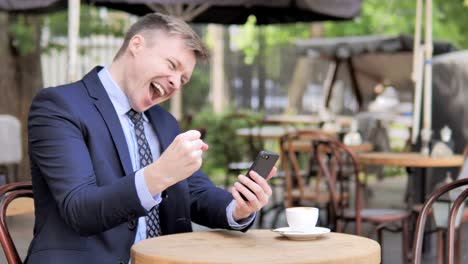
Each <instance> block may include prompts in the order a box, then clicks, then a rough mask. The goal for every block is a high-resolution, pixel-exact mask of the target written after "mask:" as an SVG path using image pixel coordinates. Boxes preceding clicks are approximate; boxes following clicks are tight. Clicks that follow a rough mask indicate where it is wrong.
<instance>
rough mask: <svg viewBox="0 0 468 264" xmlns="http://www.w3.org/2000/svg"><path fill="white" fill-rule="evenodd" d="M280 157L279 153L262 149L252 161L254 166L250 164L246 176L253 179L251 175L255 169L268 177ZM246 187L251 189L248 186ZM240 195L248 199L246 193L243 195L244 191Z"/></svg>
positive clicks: (264, 176)
mask: <svg viewBox="0 0 468 264" xmlns="http://www.w3.org/2000/svg"><path fill="white" fill-rule="evenodd" d="M278 158H279V155H278V154H277V153H274V152H270V151H265V150H262V151H260V152H259V153H258V154H257V157H256V158H255V160H254V162H253V163H252V166H250V168H249V170H248V171H247V174H246V175H245V176H247V177H249V178H250V179H252V178H251V177H250V172H251V171H255V172H256V173H258V174H259V175H260V176H261V177H263V178H266V177H268V175H269V174H270V171H271V170H272V169H273V167H274V166H275V164H276V161H278ZM244 186H245V185H244ZM246 188H247V189H249V188H248V187H247V186H246ZM249 190H250V189H249ZM240 195H241V197H242V199H244V201H247V198H246V197H245V196H244V195H242V193H240Z"/></svg>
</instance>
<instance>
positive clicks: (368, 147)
mask: <svg viewBox="0 0 468 264" xmlns="http://www.w3.org/2000/svg"><path fill="white" fill-rule="evenodd" d="M292 145H293V148H294V149H295V150H297V151H309V150H310V148H311V146H310V145H311V143H310V141H295V142H293V143H292ZM346 146H347V147H348V148H349V149H351V150H352V151H355V152H370V151H372V150H373V149H374V145H372V144H371V143H369V142H364V143H362V144H359V145H346Z"/></svg>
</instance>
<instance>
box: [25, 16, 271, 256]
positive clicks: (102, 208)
mask: <svg viewBox="0 0 468 264" xmlns="http://www.w3.org/2000/svg"><path fill="white" fill-rule="evenodd" d="M206 56H207V55H206V51H205V48H204V47H203V45H202V43H201V41H200V39H199V37H198V36H197V35H196V34H195V33H194V32H193V31H192V30H191V29H190V27H189V26H188V25H187V24H186V23H184V22H183V21H181V20H179V19H176V18H173V17H170V16H165V15H160V14H150V15H147V16H145V17H143V18H141V19H140V20H139V21H138V22H136V23H135V24H134V25H133V26H132V27H131V28H130V29H129V31H128V32H127V34H126V36H125V39H124V43H123V45H122V47H121V49H120V50H119V52H118V53H117V55H116V57H115V58H114V61H113V62H112V64H111V65H109V66H108V67H105V68H102V67H96V68H95V69H93V70H92V71H91V72H89V73H88V74H87V75H86V76H85V77H84V78H83V79H82V80H80V81H77V82H75V83H72V84H68V85H63V86H59V87H53V88H47V89H43V90H42V91H41V92H40V93H39V94H38V95H37V96H36V98H35V99H34V101H33V103H32V106H31V110H30V114H29V123H28V129H29V152H30V159H31V170H32V181H33V189H34V202H35V208H36V217H35V226H34V238H33V240H32V242H31V245H30V248H29V251H28V257H27V261H26V262H27V263H128V262H129V259H130V247H131V246H132V245H133V244H134V243H135V242H137V241H139V240H141V239H146V238H148V237H153V236H158V235H166V234H174V233H180V232H189V231H191V230H192V229H191V221H194V222H196V223H199V224H202V225H205V226H208V227H212V228H225V229H234V230H241V231H245V230H247V229H248V228H249V227H250V225H251V224H252V221H253V219H254V217H255V212H256V211H258V210H259V209H261V208H262V207H263V206H265V204H267V202H268V200H269V198H270V196H271V188H270V187H269V186H268V184H267V182H266V180H265V179H263V178H262V177H260V176H259V175H258V174H256V173H251V177H252V178H253V180H250V179H249V178H247V177H245V176H243V175H239V177H238V182H236V183H235V184H234V186H233V189H232V193H228V192H226V191H225V190H223V189H220V188H217V187H215V186H214V185H213V184H212V183H211V182H210V181H209V179H208V178H207V177H206V175H204V174H203V173H202V172H201V171H200V170H199V169H200V167H201V164H202V153H203V151H206V150H207V149H208V146H207V145H206V144H205V143H204V142H203V141H202V140H201V139H200V133H199V132H198V131H193V130H192V131H187V132H185V133H180V131H179V128H178V125H177V122H176V120H175V119H174V118H173V117H172V116H171V115H170V114H169V113H168V112H166V111H165V110H163V109H162V108H161V107H159V106H157V104H159V103H161V102H163V101H165V100H167V99H169V98H171V97H172V96H173V95H174V93H176V92H177V91H178V90H180V89H181V88H182V86H183V85H184V84H186V83H187V82H188V81H189V79H190V76H191V74H192V71H193V69H194V67H195V64H196V60H197V59H198V58H206ZM275 171H276V169H273V170H272V172H271V173H270V175H269V177H271V176H273V174H274V173H275ZM244 185H245V186H247V187H249V188H250V189H251V190H252V192H251V191H249V190H248V189H247V188H246V187H245V186H244ZM241 193H242V194H243V195H244V196H245V197H246V198H247V201H244V200H243V199H242V198H241V196H240V194H241Z"/></svg>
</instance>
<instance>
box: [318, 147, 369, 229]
mask: <svg viewBox="0 0 468 264" xmlns="http://www.w3.org/2000/svg"><path fill="white" fill-rule="evenodd" d="M316 152H317V159H318V162H319V167H320V171H321V172H322V174H323V175H324V177H325V180H326V182H327V186H328V191H329V193H330V203H331V205H332V209H333V212H332V213H334V214H337V215H340V216H344V215H345V210H349V209H352V210H354V215H355V226H356V228H355V233H356V235H361V207H362V205H361V185H360V183H359V172H360V169H359V161H358V158H357V156H356V155H355V153H354V152H353V151H352V150H351V149H350V148H348V147H347V146H346V145H344V144H343V143H341V142H340V141H338V140H328V141H320V142H318V144H317V148H316ZM352 186H354V203H353V204H352V203H350V202H349V201H348V200H347V199H344V198H346V197H348V198H350V197H349V196H350V191H351V187H352ZM335 225H336V218H335Z"/></svg>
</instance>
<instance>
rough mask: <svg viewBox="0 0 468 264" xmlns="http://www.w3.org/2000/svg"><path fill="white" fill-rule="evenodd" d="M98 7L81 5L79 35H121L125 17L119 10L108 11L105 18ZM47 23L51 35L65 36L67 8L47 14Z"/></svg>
mask: <svg viewBox="0 0 468 264" xmlns="http://www.w3.org/2000/svg"><path fill="white" fill-rule="evenodd" d="M99 10H100V9H99V8H97V7H95V6H90V5H82V6H81V8H80V36H81V37H87V36H90V35H99V34H103V35H113V36H116V37H120V36H123V34H124V33H125V28H126V27H127V26H128V25H127V22H126V21H127V19H126V17H125V16H123V15H122V13H121V12H116V11H111V10H109V11H106V12H108V15H107V18H106V19H104V18H102V16H101V15H100V13H99V12H100V11H99ZM47 25H48V26H49V28H50V33H51V35H52V36H67V33H68V12H67V10H64V11H60V12H56V13H53V14H51V15H49V16H48V19H47Z"/></svg>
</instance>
